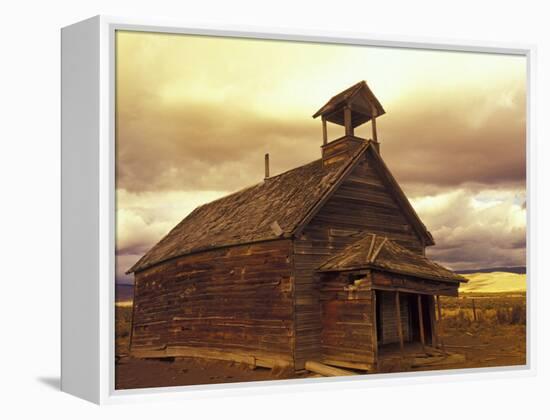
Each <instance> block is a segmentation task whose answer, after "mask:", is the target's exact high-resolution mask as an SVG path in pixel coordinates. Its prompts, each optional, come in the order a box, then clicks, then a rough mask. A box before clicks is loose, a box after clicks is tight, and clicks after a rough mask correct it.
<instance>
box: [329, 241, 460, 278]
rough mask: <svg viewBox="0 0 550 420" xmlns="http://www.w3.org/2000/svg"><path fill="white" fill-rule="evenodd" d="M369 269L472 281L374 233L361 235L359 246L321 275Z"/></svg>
mask: <svg viewBox="0 0 550 420" xmlns="http://www.w3.org/2000/svg"><path fill="white" fill-rule="evenodd" d="M366 268H373V269H379V270H384V271H389V272H392V273H396V274H404V275H410V276H413V277H418V278H423V279H430V280H439V281H458V282H467V281H468V280H467V279H466V278H464V277H462V276H460V275H458V274H456V273H454V272H453V271H451V270H449V269H447V268H445V267H443V266H442V265H439V264H437V263H435V262H433V261H431V260H430V259H429V258H426V257H425V256H423V255H419V254H416V253H414V252H411V251H409V250H408V249H406V248H403V247H402V246H400V245H398V244H396V243H395V242H393V241H392V240H389V239H388V238H386V237H381V236H377V235H375V234H372V233H361V234H360V235H358V239H357V240H356V241H355V242H353V243H352V244H350V245H348V246H347V247H346V248H344V249H343V250H342V251H341V252H339V253H338V254H336V255H334V256H332V257H330V258H329V259H328V260H326V261H325V262H324V263H323V264H322V265H321V266H320V267H319V271H353V270H360V269H366Z"/></svg>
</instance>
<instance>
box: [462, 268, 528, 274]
mask: <svg viewBox="0 0 550 420" xmlns="http://www.w3.org/2000/svg"><path fill="white" fill-rule="evenodd" d="M496 272H499V273H515V274H525V273H526V272H527V270H526V267H492V268H477V269H474V270H455V273H458V274H472V273H496Z"/></svg>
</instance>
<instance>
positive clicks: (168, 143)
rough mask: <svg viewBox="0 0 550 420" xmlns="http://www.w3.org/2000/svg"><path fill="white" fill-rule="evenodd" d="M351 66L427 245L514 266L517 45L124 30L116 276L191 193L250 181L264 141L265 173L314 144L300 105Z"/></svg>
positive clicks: (459, 260)
mask: <svg viewBox="0 0 550 420" xmlns="http://www.w3.org/2000/svg"><path fill="white" fill-rule="evenodd" d="M343 63H346V65H345V66H343V65H342V64H343ZM362 79H366V80H367V82H368V83H369V86H370V87H371V89H372V90H373V92H374V93H375V95H377V97H378V99H379V100H380V102H381V103H382V104H383V106H384V108H385V109H386V114H385V115H384V116H382V117H380V118H379V119H378V133H379V136H378V138H379V141H380V142H381V153H382V156H383V158H384V160H385V161H386V163H387V165H388V166H389V168H390V169H391V171H392V172H393V174H394V175H395V177H396V179H397V180H398V181H399V183H400V185H401V186H402V187H403V189H404V191H405V193H406V194H407V196H408V197H409V198H410V200H411V202H412V203H413V206H414V207H415V208H416V210H417V211H418V213H419V215H420V216H421V218H422V219H423V221H424V223H425V224H426V225H427V226H428V228H429V229H430V231H431V232H432V234H433V235H434V237H435V240H436V246H435V247H431V248H430V250H429V254H430V255H431V256H432V257H433V258H435V259H436V260H438V261H440V262H441V263H443V264H445V265H447V266H449V267H451V268H455V269H463V268H478V267H491V266H503V265H524V264H525V225H526V209H525V200H526V193H525V178H526V156H525V149H526V141H525V138H526V114H525V108H526V106H525V61H524V59H523V58H521V57H513V56H498V55H487V54H473V53H471V54H467V53H451V52H440V51H421V50H400V49H390V48H372V47H353V46H352V47H349V46H345V47H344V46H337V45H320V44H305V43H288V42H279V41H258V40H238V39H216V38H209V37H190V36H173V35H172V36H170V35H162V34H145V33H143V34H139V33H125V32H119V33H118V35H117V95H116V105H117V117H116V156H117V159H116V183H117V261H118V263H117V279H119V280H124V281H130V279H129V278H128V277H126V276H124V274H123V272H124V271H125V269H127V268H128V267H129V266H130V265H131V264H133V262H135V260H137V259H138V258H139V257H140V256H141V255H143V253H144V252H146V250H147V249H149V248H150V247H151V246H152V245H154V243H155V242H156V241H158V240H159V239H160V238H161V237H162V236H163V235H165V234H166V233H167V232H168V231H169V230H170V229H171V228H172V227H173V226H174V225H175V224H176V223H177V222H179V221H180V220H181V219H182V218H183V217H185V216H186V215H187V214H188V213H189V212H190V211H192V210H193V208H194V207H196V206H198V205H200V204H202V203H205V202H208V201H211V200H213V199H216V198H218V197H220V196H223V195H225V194H227V193H229V192H232V191H235V190H238V189H241V188H243V187H245V186H248V185H251V184H255V183H257V182H259V181H261V180H262V178H263V164H264V163H263V155H264V153H267V152H269V153H270V156H271V173H272V174H277V173H280V172H283V171H285V170H288V169H291V168H294V167H296V166H298V165H302V164H305V163H307V162H310V161H312V160H315V159H318V158H320V145H321V142H322V137H321V123H320V121H318V120H313V119H312V118H311V115H312V114H313V113H314V112H315V111H316V110H317V109H318V108H319V107H321V106H322V105H323V104H324V102H325V101H326V100H328V99H329V98H330V97H331V96H332V95H334V94H335V93H338V92H339V91H341V90H342V89H344V88H346V87H348V86H349V85H351V84H353V83H355V82H357V81H359V80H362ZM342 131H343V129H342V128H341V127H337V126H331V125H329V137H330V138H336V137H338V136H340V135H342V134H343V132H342ZM356 134H357V135H359V136H361V137H366V138H368V137H370V126H369V124H366V125H365V126H363V127H359V128H358V129H357V130H356Z"/></svg>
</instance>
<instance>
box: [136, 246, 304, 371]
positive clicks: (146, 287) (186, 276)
mask: <svg viewBox="0 0 550 420" xmlns="http://www.w3.org/2000/svg"><path fill="white" fill-rule="evenodd" d="M291 252H292V243H291V241H289V240H278V241H271V242H263V243H258V244H252V245H243V246H235V247H231V248H225V249H218V250H213V251H208V252H202V253H197V254H192V255H188V256H183V257H180V258H177V259H174V260H171V261H167V262H165V263H163V264H161V265H159V266H156V267H152V268H150V269H147V270H145V271H143V272H139V273H137V274H136V297H135V305H136V306H135V312H134V324H133V336H132V352H134V353H136V354H139V352H140V351H142V352H143V351H146V352H147V351H148V352H149V354H154V352H153V353H151V350H153V351H154V350H163V353H162V354H164V355H185V352H183V354H182V353H181V351H183V350H182V349H187V351H191V353H192V350H193V349H199V350H204V352H205V354H207V355H214V356H215V355H216V354H220V355H221V356H224V355H228V357H227V358H229V359H235V360H261V362H260V363H258V364H260V365H270V364H277V363H279V362H280V363H284V364H293V350H294V313H293V302H294V297H293V278H292V276H291V265H292V255H291ZM170 349H172V350H170ZM178 349H179V350H180V353H177V351H176V350H178ZM216 352H218V353H216ZM159 354H160V353H159ZM247 358H248V359H247ZM251 358H252V359H251Z"/></svg>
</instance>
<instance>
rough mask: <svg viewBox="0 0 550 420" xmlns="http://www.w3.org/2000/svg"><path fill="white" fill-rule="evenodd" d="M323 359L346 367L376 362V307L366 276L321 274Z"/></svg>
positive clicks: (369, 366)
mask: <svg viewBox="0 0 550 420" xmlns="http://www.w3.org/2000/svg"><path fill="white" fill-rule="evenodd" d="M320 299H321V318H322V330H321V360H322V361H323V362H325V363H327V364H332V365H336V366H343V367H351V368H353V367H355V368H363V369H370V368H371V367H372V366H373V365H374V363H375V348H374V346H375V336H374V334H373V331H374V319H373V318H374V308H373V304H374V302H373V299H372V292H371V289H370V285H368V284H367V282H366V280H357V281H350V280H349V278H348V276H347V275H346V274H339V275H338V274H329V275H324V276H323V277H322V288H321V297H320Z"/></svg>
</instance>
